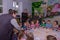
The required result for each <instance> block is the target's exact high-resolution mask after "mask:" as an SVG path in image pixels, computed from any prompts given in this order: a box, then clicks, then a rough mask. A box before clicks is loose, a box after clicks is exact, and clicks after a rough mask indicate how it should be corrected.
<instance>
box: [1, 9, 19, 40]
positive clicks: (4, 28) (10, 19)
mask: <svg viewBox="0 0 60 40" xmlns="http://www.w3.org/2000/svg"><path fill="white" fill-rule="evenodd" d="M15 17H16V11H15V10H12V9H9V14H3V15H1V16H0V40H12V39H11V35H12V31H13V28H14V27H15V28H16V29H17V30H20V27H19V25H18V23H17V21H16V19H15Z"/></svg>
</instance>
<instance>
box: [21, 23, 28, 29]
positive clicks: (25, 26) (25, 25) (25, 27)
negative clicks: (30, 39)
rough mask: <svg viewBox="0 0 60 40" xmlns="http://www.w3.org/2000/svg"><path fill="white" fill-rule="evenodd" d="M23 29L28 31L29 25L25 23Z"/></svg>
mask: <svg viewBox="0 0 60 40" xmlns="http://www.w3.org/2000/svg"><path fill="white" fill-rule="evenodd" d="M22 28H23V29H24V30H27V24H26V22H24V25H23V26H22Z"/></svg>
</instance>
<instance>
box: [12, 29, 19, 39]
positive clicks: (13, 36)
mask: <svg viewBox="0 0 60 40" xmlns="http://www.w3.org/2000/svg"><path fill="white" fill-rule="evenodd" d="M13 31H14V32H13V35H12V40H18V31H17V30H16V29H15V28H14V29H13Z"/></svg>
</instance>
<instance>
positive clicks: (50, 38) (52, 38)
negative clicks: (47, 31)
mask: <svg viewBox="0 0 60 40" xmlns="http://www.w3.org/2000/svg"><path fill="white" fill-rule="evenodd" d="M47 40H57V39H56V37H54V36H52V35H48V36H47Z"/></svg>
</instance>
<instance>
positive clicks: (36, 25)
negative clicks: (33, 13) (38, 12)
mask: <svg viewBox="0 0 60 40" xmlns="http://www.w3.org/2000/svg"><path fill="white" fill-rule="evenodd" d="M35 27H36V28H38V27H39V20H36V23H35Z"/></svg>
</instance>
